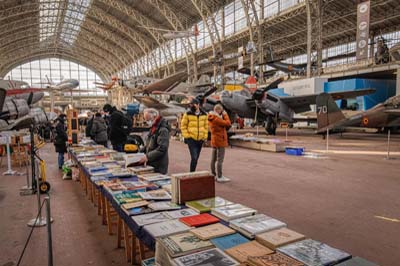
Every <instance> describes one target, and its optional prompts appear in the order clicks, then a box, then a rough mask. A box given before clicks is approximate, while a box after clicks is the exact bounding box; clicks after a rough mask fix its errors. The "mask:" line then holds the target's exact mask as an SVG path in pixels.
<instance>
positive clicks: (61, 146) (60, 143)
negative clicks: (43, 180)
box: [54, 115, 68, 169]
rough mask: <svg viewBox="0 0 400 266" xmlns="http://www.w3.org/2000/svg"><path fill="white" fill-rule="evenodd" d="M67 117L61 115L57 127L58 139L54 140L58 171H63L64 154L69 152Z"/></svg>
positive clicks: (57, 120)
mask: <svg viewBox="0 0 400 266" xmlns="http://www.w3.org/2000/svg"><path fill="white" fill-rule="evenodd" d="M65 119H66V117H65V115H60V116H59V117H58V118H57V119H56V122H57V125H56V137H55V139H54V146H55V147H56V152H57V153H58V169H61V168H62V166H63V165H64V153H66V152H67V144H66V142H67V141H68V135H67V131H66V128H65Z"/></svg>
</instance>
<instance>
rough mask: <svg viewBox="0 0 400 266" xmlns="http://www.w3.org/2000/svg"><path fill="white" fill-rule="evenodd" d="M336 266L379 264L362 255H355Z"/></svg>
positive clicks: (375, 265) (373, 265)
mask: <svg viewBox="0 0 400 266" xmlns="http://www.w3.org/2000/svg"><path fill="white" fill-rule="evenodd" d="M336 266H378V264H375V263H373V262H370V261H368V260H366V259H363V258H360V257H353V258H351V259H349V260H346V261H344V262H342V263H339V264H336Z"/></svg>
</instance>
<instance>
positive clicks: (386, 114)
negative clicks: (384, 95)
mask: <svg viewBox="0 0 400 266" xmlns="http://www.w3.org/2000/svg"><path fill="white" fill-rule="evenodd" d="M316 104H317V109H316V111H317V122H318V131H317V132H318V133H325V132H326V131H327V130H328V129H329V132H332V133H338V132H343V131H345V129H346V128H347V127H365V128H377V129H379V130H382V129H390V128H398V127H400V95H397V96H393V97H391V98H389V99H387V100H386V101H385V102H383V103H379V104H377V105H375V106H374V107H373V108H371V109H369V110H367V111H365V112H361V113H359V114H355V115H352V116H350V117H347V118H346V117H345V116H344V114H343V113H342V111H341V110H340V109H339V107H338V106H337V104H336V103H335V101H334V100H333V98H332V97H331V96H330V95H329V94H327V93H322V94H320V95H319V96H317V101H316Z"/></svg>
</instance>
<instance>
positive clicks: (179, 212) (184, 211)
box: [167, 209, 197, 219]
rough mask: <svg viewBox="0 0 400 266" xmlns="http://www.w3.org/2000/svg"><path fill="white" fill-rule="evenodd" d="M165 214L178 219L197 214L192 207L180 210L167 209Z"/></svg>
mask: <svg viewBox="0 0 400 266" xmlns="http://www.w3.org/2000/svg"><path fill="white" fill-rule="evenodd" d="M167 214H168V216H169V217H171V219H179V218H182V217H187V216H192V215H197V212H195V211H194V210H192V209H182V210H176V211H169V212H167Z"/></svg>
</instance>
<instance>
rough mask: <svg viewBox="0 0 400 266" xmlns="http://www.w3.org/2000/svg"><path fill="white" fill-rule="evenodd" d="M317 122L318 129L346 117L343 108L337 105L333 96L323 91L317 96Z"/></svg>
mask: <svg viewBox="0 0 400 266" xmlns="http://www.w3.org/2000/svg"><path fill="white" fill-rule="evenodd" d="M316 104H317V123H318V130H320V129H323V128H326V127H328V126H329V125H331V124H334V123H336V122H338V121H340V120H342V119H344V118H345V116H344V114H343V112H342V110H340V108H339V107H338V106H337V104H336V103H335V101H334V100H333V98H332V96H331V95H329V94H328V93H321V94H319V95H318V96H317V99H316Z"/></svg>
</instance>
